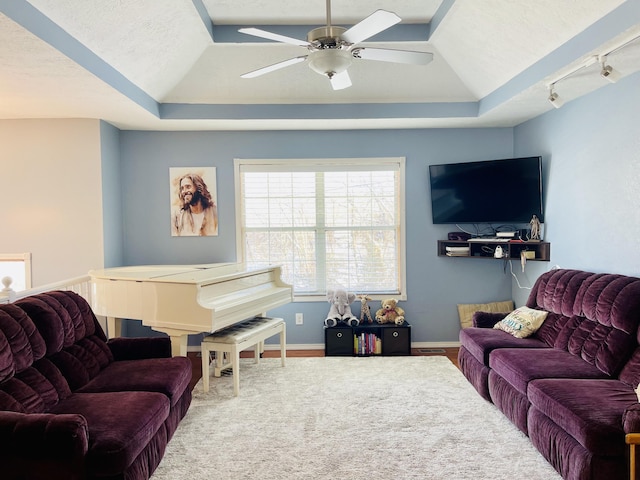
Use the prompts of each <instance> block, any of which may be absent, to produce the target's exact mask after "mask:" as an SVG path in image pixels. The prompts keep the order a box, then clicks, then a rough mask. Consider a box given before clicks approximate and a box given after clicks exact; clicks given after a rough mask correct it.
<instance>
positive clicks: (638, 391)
mask: <svg viewBox="0 0 640 480" xmlns="http://www.w3.org/2000/svg"><path fill="white" fill-rule="evenodd" d="M636 397H638V402H640V385H638V386H637V387H636Z"/></svg>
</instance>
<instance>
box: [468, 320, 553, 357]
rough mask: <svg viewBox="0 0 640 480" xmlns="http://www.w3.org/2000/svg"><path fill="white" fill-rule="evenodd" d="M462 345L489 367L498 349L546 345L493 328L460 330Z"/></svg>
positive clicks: (535, 339) (533, 339)
mask: <svg viewBox="0 0 640 480" xmlns="http://www.w3.org/2000/svg"><path fill="white" fill-rule="evenodd" d="M460 344H461V345H464V347H465V348H466V349H467V350H468V351H469V353H470V354H471V355H473V356H474V357H475V359H476V360H477V361H478V362H480V363H481V364H483V365H486V366H489V354H490V353H491V352H492V351H493V350H494V349H496V348H542V347H546V345H545V344H544V343H543V342H541V341H540V340H538V339H537V338H515V337H513V336H511V335H509V334H508V333H506V332H503V331H501V330H494V329H492V328H476V327H471V328H465V329H464V330H460Z"/></svg>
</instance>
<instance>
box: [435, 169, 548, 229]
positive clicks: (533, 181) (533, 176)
mask: <svg viewBox="0 0 640 480" xmlns="http://www.w3.org/2000/svg"><path fill="white" fill-rule="evenodd" d="M429 177H430V182H431V212H432V214H433V223H435V224H444V223H503V224H515V223H529V221H530V220H531V217H532V216H533V215H537V216H538V219H539V220H540V222H544V215H543V209H542V161H541V158H540V157H526V158H510V159H504V160H486V161H481V162H467V163H451V164H446V165H430V166H429Z"/></svg>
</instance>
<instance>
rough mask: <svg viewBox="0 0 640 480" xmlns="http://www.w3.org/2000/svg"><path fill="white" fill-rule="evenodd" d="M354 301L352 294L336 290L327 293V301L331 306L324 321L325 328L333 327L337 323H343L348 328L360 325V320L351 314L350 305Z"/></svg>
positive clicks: (354, 297)
mask: <svg viewBox="0 0 640 480" xmlns="http://www.w3.org/2000/svg"><path fill="white" fill-rule="evenodd" d="M355 299H356V296H355V294H354V293H347V292H346V291H345V290H342V289H336V290H328V291H327V301H328V302H329V303H330V304H331V307H330V308H329V313H328V314H327V318H326V319H325V320H324V324H325V326H326V327H335V326H336V325H337V324H338V322H345V323H346V324H347V325H349V326H350V327H355V326H357V325H359V324H360V320H358V318H357V317H356V316H355V315H354V314H353V313H351V303H353V301H354V300H355Z"/></svg>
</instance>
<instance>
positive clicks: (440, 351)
mask: <svg viewBox="0 0 640 480" xmlns="http://www.w3.org/2000/svg"><path fill="white" fill-rule="evenodd" d="M411 355H423V356H433V355H443V356H446V357H448V358H449V359H450V360H451V361H452V362H453V364H454V365H456V366H458V348H455V347H453V348H413V349H411ZM187 356H188V357H189V359H190V360H191V365H192V368H193V369H192V372H193V373H192V376H191V383H190V384H189V385H190V387H191V389H193V387H194V386H195V384H196V383H198V380H200V378H201V377H202V360H201V357H200V353H199V352H189V353H188V354H187ZM241 356H242V357H245V356H246V357H252V356H253V352H243V353H242V354H241ZM263 357H264V358H269V357H271V358H273V357H280V351H279V350H267V351H265V352H264V354H263ZM287 357H324V350H287Z"/></svg>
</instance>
